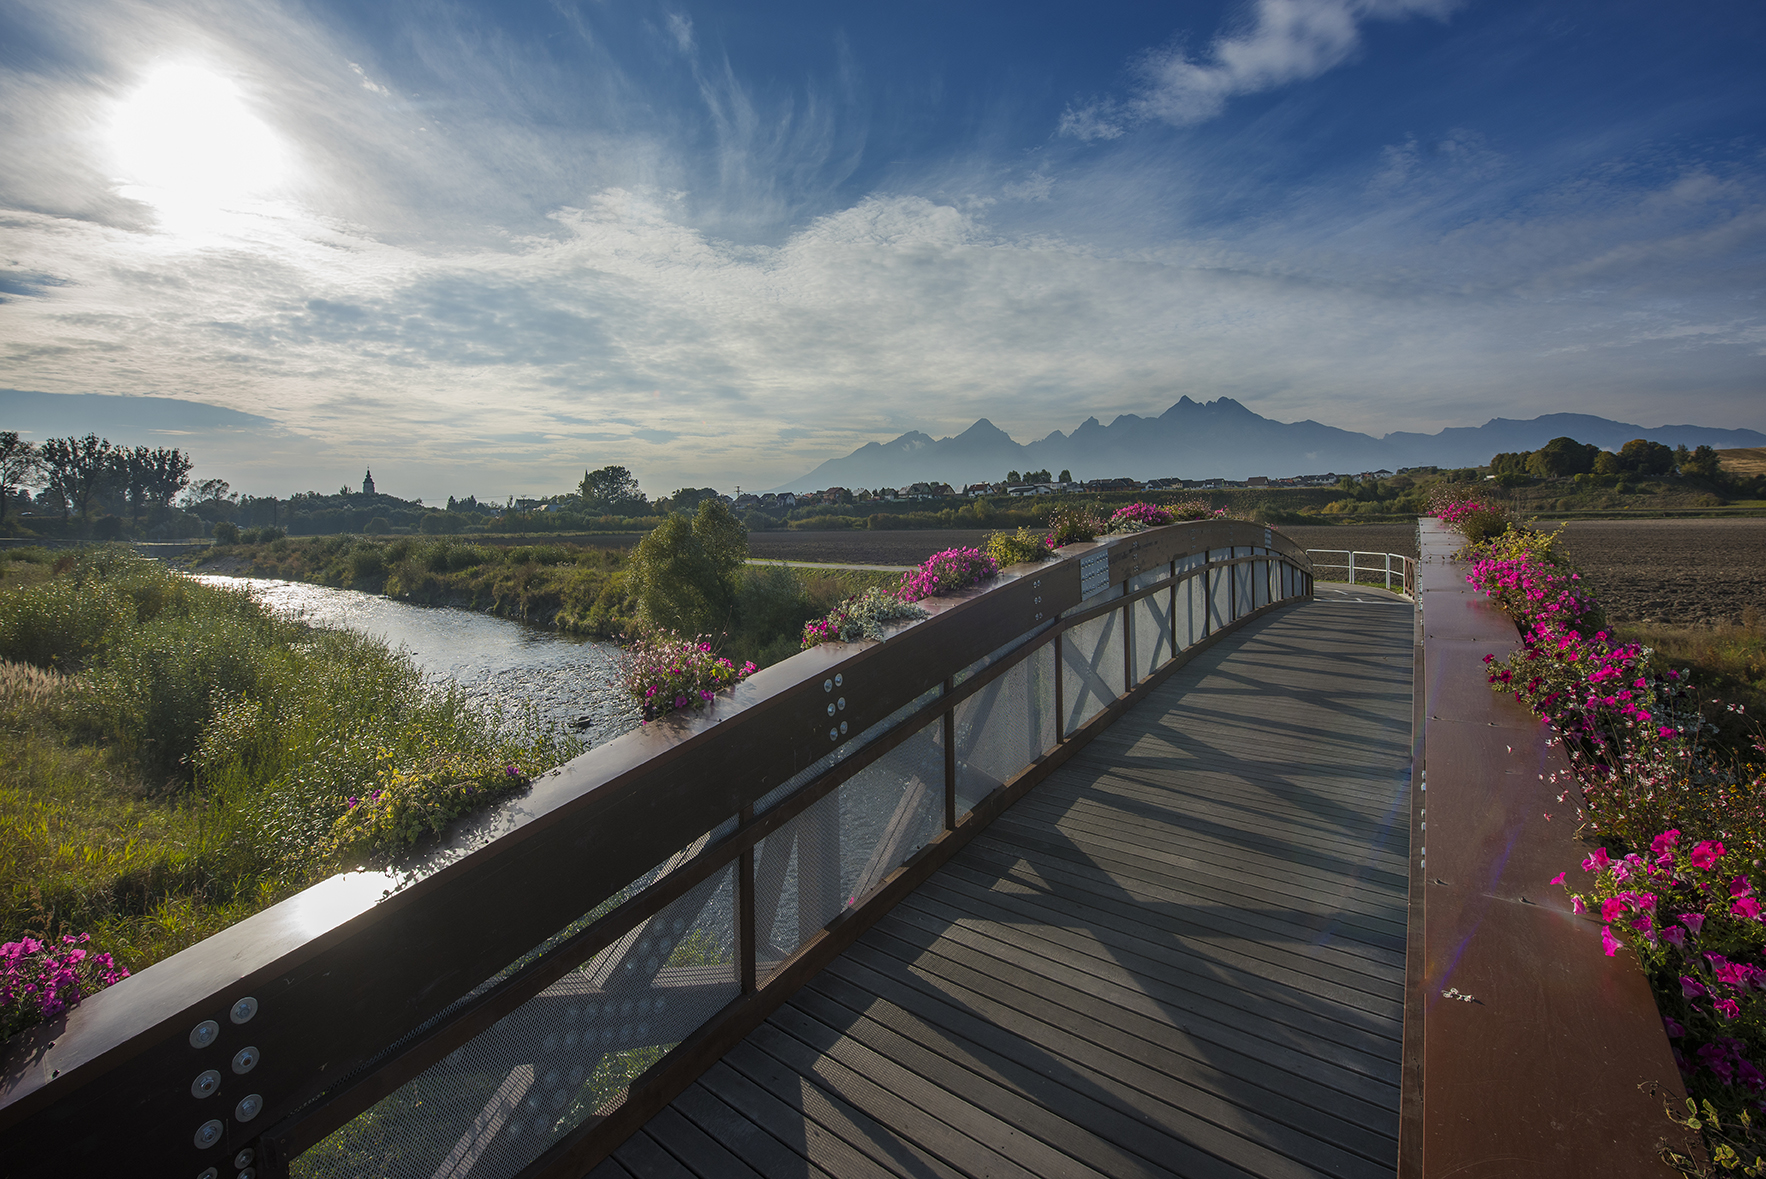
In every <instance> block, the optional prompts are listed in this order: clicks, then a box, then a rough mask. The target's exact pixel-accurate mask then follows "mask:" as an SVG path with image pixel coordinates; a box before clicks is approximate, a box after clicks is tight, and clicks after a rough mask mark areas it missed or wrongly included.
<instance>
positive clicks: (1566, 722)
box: [1466, 541, 1690, 765]
mask: <svg viewBox="0 0 1766 1179" xmlns="http://www.w3.org/2000/svg"><path fill="white" fill-rule="evenodd" d="M1488 548H1489V549H1490V550H1495V551H1493V552H1488V553H1487V555H1484V556H1481V557H1479V558H1478V559H1476V560H1474V561H1473V563H1472V571H1471V574H1470V576H1468V577H1467V579H1466V580H1467V581H1469V582H1471V584H1472V585H1474V586H1476V587H1477V588H1478V589H1480V590H1482V591H1483V592H1484V593H1485V594H1487V595H1488V596H1489V597H1491V598H1493V599H1495V600H1496V602H1497V603H1498V604H1499V605H1501V606H1502V607H1503V609H1504V610H1505V611H1506V612H1507V613H1508V615H1509V616H1510V617H1511V618H1513V619H1514V620H1515V622H1516V624H1517V625H1518V626H1519V627H1520V629H1521V638H1522V643H1523V645H1522V647H1521V649H1520V650H1519V651H1517V652H1516V653H1515V654H1514V655H1512V656H1510V657H1509V658H1507V659H1505V660H1502V661H1500V662H1499V661H1497V660H1496V658H1495V657H1494V656H1492V655H1486V656H1485V657H1484V662H1485V663H1486V664H1487V665H1488V668H1489V678H1490V682H1491V683H1492V684H1494V685H1497V686H1498V687H1499V688H1500V689H1503V690H1507V691H1512V692H1513V693H1514V696H1515V699H1516V700H1518V701H1520V702H1521V703H1523V704H1526V705H1527V706H1528V707H1530V708H1531V709H1532V710H1533V711H1534V713H1535V714H1537V715H1539V716H1542V717H1546V718H1547V719H1549V720H1550V721H1551V722H1552V723H1553V724H1554V725H1556V726H1557V728H1558V731H1559V732H1561V733H1563V734H1564V735H1565V736H1566V737H1568V738H1571V739H1572V740H1573V741H1575V742H1576V743H1577V744H1578V745H1579V747H1580V748H1579V749H1578V752H1579V753H1581V754H1583V755H1585V756H1591V757H1593V758H1594V759H1595V760H1596V761H1598V762H1601V763H1604V764H1609V765H1610V763H1611V762H1612V761H1613V760H1614V759H1615V758H1616V757H1621V756H1623V755H1624V753H1625V752H1626V751H1627V750H1629V749H1630V748H1631V747H1633V746H1637V745H1639V744H1653V743H1655V742H1659V741H1674V740H1678V739H1680V736H1681V734H1682V732H1683V730H1684V729H1685V728H1686V727H1687V717H1686V715H1685V714H1686V712H1687V709H1688V707H1689V705H1690V702H1689V701H1688V700H1687V699H1686V692H1685V690H1684V684H1683V682H1682V681H1681V677H1680V675H1679V673H1677V672H1674V671H1669V672H1668V675H1667V682H1666V683H1663V682H1660V681H1658V680H1656V679H1655V678H1654V677H1652V676H1651V675H1650V674H1649V672H1648V669H1647V663H1646V652H1645V651H1644V648H1643V647H1642V646H1641V645H1639V644H1637V643H1624V642H1619V641H1618V640H1617V639H1615V638H1614V637H1613V636H1612V634H1611V633H1609V632H1608V631H1606V630H1605V629H1600V628H1598V626H1597V624H1598V622H1599V619H1600V609H1599V606H1598V605H1597V604H1596V602H1595V601H1594V598H1593V597H1592V596H1591V595H1590V594H1589V593H1588V591H1587V590H1586V588H1585V587H1584V586H1583V585H1582V579H1581V576H1580V575H1579V574H1576V573H1574V572H1571V571H1569V570H1567V569H1565V568H1564V567H1563V566H1561V565H1558V564H1556V563H1554V562H1552V561H1551V560H1549V559H1548V558H1547V557H1546V556H1544V555H1543V554H1541V553H1540V552H1538V551H1536V550H1533V549H1529V548H1527V547H1525V546H1524V545H1520V544H1508V545H1504V544H1503V543H1502V542H1500V541H1499V542H1497V543H1496V544H1494V545H1491V546H1488ZM1591 628H1592V629H1591Z"/></svg>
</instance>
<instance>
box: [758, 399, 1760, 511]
mask: <svg viewBox="0 0 1766 1179" xmlns="http://www.w3.org/2000/svg"><path fill="white" fill-rule="evenodd" d="M1566 434H1567V435H1569V436H1570V437H1572V438H1575V439H1577V440H1578V441H1581V442H1592V443H1594V444H1595V445H1597V446H1601V447H1604V448H1606V449H1609V450H1617V449H1618V448H1619V447H1620V446H1622V445H1623V444H1625V443H1626V442H1629V441H1630V440H1631V439H1633V438H1648V439H1651V440H1652V441H1655V442H1662V443H1666V444H1667V445H1669V446H1679V445H1682V444H1684V445H1686V446H1700V445H1705V446H1713V447H1716V448H1718V449H1720V450H1721V449H1725V448H1735V447H1750V446H1761V445H1766V434H1761V433H1759V432H1758V431H1756V430H1719V429H1713V428H1710V427H1707V426H1659V427H1657V428H1655V429H1645V428H1644V427H1642V426H1636V425H1631V424H1629V423H1627V422H1615V421H1612V420H1611V419H1608V418H1597V417H1593V416H1590V415H1588V414H1580V413H1554V414H1546V415H1545V416H1543V417H1537V418H1533V419H1531V420H1529V421H1524V422H1523V421H1514V420H1511V419H1509V418H1492V419H1491V420H1490V421H1488V422H1485V423H1484V424H1483V425H1482V426H1461V427H1451V428H1449V429H1446V430H1442V431H1441V432H1440V433H1438V434H1408V433H1394V434H1387V435H1386V436H1385V437H1384V438H1375V437H1373V436H1371V435H1368V434H1357V433H1355V432H1354V431H1351V430H1339V429H1337V428H1336V427H1335V426H1326V425H1323V424H1321V423H1319V422H1314V421H1304V422H1278V421H1274V420H1272V419H1270V418H1266V417H1263V416H1261V415H1259V414H1255V413H1253V412H1251V411H1250V410H1248V409H1246V408H1245V407H1244V406H1243V405H1240V404H1239V403H1238V402H1236V401H1234V400H1233V399H1232V398H1230V397H1222V398H1220V399H1219V400H1218V401H1209V402H1196V401H1191V400H1190V399H1189V398H1188V397H1184V398H1181V399H1179V401H1178V402H1177V404H1176V405H1174V406H1172V407H1171V408H1170V409H1168V410H1166V411H1165V412H1164V413H1162V414H1160V415H1159V416H1158V417H1156V418H1143V417H1138V416H1136V415H1135V414H1123V415H1121V416H1120V417H1118V418H1116V420H1114V421H1112V422H1111V423H1110V424H1109V425H1107V426H1106V425H1104V424H1102V423H1101V422H1099V421H1098V419H1096V418H1087V419H1086V420H1085V421H1084V422H1082V423H1080V425H1079V427H1078V428H1077V429H1075V430H1074V431H1073V432H1072V433H1071V434H1063V433H1062V432H1061V431H1059V430H1056V431H1055V432H1054V433H1052V434H1050V435H1049V436H1048V437H1047V438H1043V439H1040V440H1038V441H1036V442H1030V443H1020V442H1016V441H1014V440H1013V439H1012V437H1011V435H1009V434H1007V433H1006V432H1005V431H1004V430H1001V429H1000V428H999V427H998V426H995V425H994V424H993V423H992V422H990V421H988V420H987V419H986V418H982V419H981V420H980V421H978V422H976V423H975V424H974V425H973V426H970V427H969V428H968V429H967V430H964V431H963V432H962V433H961V434H958V435H957V436H955V437H954V438H939V439H933V438H932V437H930V436H929V435H926V434H922V433H920V432H919V431H918V430H913V431H910V432H908V433H906V434H903V435H902V436H901V437H899V438H897V439H895V440H894V441H892V442H870V443H866V444H865V445H864V446H861V447H859V448H858V449H857V450H855V451H853V452H852V453H851V454H849V455H847V456H846V457H845V458H838V459H830V460H829V461H827V462H825V463H823V464H822V465H821V466H819V467H817V468H816V469H815V470H813V471H811V472H809V473H808V474H807V475H804V476H803V477H802V478H801V479H793V480H791V481H790V482H788V483H785V484H784V485H782V486H780V487H777V488H775V489H774V490H776V491H813V490H816V489H819V488H823V487H852V488H859V487H901V486H904V485H906V484H909V483H917V482H920V481H923V480H925V481H931V480H938V481H942V482H948V483H951V484H954V485H957V486H961V485H963V484H965V483H979V482H981V481H982V480H997V479H1003V478H1004V477H1005V474H1006V472H1007V471H1009V470H1019V471H1024V470H1040V469H1042V468H1044V467H1046V468H1048V470H1049V471H1051V472H1053V473H1056V474H1058V473H1060V471H1061V470H1062V469H1063V468H1065V469H1067V470H1070V471H1072V472H1073V477H1074V478H1075V479H1104V478H1111V477H1115V476H1127V477H1128V478H1132V479H1154V478H1160V477H1164V476H1172V475H1176V476H1181V477H1183V478H1185V479H1207V478H1220V479H1244V478H1247V477H1249V476H1251V475H1270V476H1274V477H1278V478H1279V477H1281V476H1284V475H1306V474H1315V473H1320V472H1324V471H1337V472H1339V473H1341V472H1346V471H1349V472H1359V471H1369V470H1378V469H1379V468H1381V467H1386V468H1389V469H1391V470H1397V469H1398V468H1399V467H1421V466H1439V467H1470V466H1479V465H1482V464H1484V463H1487V462H1489V461H1490V456H1491V455H1493V454H1497V453H1499V452H1501V451H1514V450H1537V449H1538V448H1539V447H1541V446H1543V445H1545V444H1546V443H1547V442H1549V441H1551V440H1552V439H1553V438H1557V437H1559V436H1561V435H1566Z"/></svg>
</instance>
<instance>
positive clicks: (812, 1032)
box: [772, 1003, 1098, 1179]
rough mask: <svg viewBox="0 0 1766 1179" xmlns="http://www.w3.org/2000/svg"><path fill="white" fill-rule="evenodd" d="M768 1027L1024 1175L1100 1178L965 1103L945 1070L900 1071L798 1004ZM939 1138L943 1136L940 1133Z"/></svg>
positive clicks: (977, 1106) (781, 1012) (1010, 1124)
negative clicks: (985, 1148) (984, 1146)
mask: <svg viewBox="0 0 1766 1179" xmlns="http://www.w3.org/2000/svg"><path fill="white" fill-rule="evenodd" d="M772 1022H773V1023H775V1024H776V1025H778V1026H779V1027H780V1028H781V1029H783V1030H785V1031H787V1032H789V1033H790V1034H791V1035H792V1036H794V1037H795V1038H797V1039H798V1040H800V1041H802V1042H803V1043H804V1044H807V1045H808V1046H810V1047H811V1048H815V1049H817V1050H818V1051H821V1052H823V1053H824V1054H826V1059H832V1060H837V1061H838V1062H839V1063H840V1064H841V1065H842V1066H844V1067H845V1068H846V1069H848V1070H850V1073H851V1075H852V1076H853V1077H861V1078H863V1080H864V1082H865V1083H866V1084H868V1085H872V1086H875V1087H876V1088H878V1089H881V1090H884V1091H886V1092H888V1093H889V1094H890V1096H891V1097H894V1098H898V1099H900V1100H901V1101H903V1102H907V1103H909V1104H911V1105H912V1106H914V1107H915V1108H916V1109H917V1110H919V1111H920V1112H921V1113H924V1114H925V1115H927V1116H928V1117H929V1118H934V1119H937V1121H939V1122H942V1123H944V1125H945V1126H948V1127H949V1128H950V1129H951V1130H952V1131H954V1132H955V1133H956V1134H957V1135H959V1136H961V1137H963V1138H967V1139H968V1140H969V1141H970V1142H972V1143H977V1144H979V1143H985V1144H987V1146H988V1147H989V1148H990V1149H991V1150H993V1151H994V1152H996V1153H997V1154H999V1155H1000V1156H1001V1157H1002V1158H1004V1159H1007V1160H1009V1161H1011V1162H1012V1163H1014V1164H1016V1165H1017V1166H1018V1167H1020V1168H1022V1170H1023V1173H1024V1174H1027V1175H1050V1176H1055V1175H1058V1176H1064V1177H1071V1179H1092V1177H1093V1176H1096V1175H1097V1174H1098V1172H1097V1171H1096V1170H1094V1169H1092V1168H1091V1167H1088V1166H1086V1165H1085V1164H1083V1163H1081V1162H1080V1161H1079V1160H1077V1159H1075V1158H1073V1157H1071V1156H1069V1155H1066V1154H1063V1153H1062V1152H1061V1151H1058V1150H1055V1149H1053V1148H1051V1147H1050V1146H1049V1145H1048V1144H1047V1143H1045V1142H1041V1141H1039V1140H1038V1139H1036V1138H1034V1137H1032V1136H1031V1135H1029V1134H1027V1133H1026V1132H1025V1131H1024V1130H1023V1129H1022V1128H1020V1127H1019V1126H1017V1125H1015V1124H1014V1123H1013V1122H1011V1121H1009V1120H1007V1119H1005V1118H1001V1117H999V1116H997V1115H996V1114H994V1113H993V1112H991V1111H990V1110H988V1109H987V1108H986V1107H985V1106H984V1105H982V1104H979V1103H977V1102H974V1101H970V1100H965V1099H964V1098H963V1097H962V1096H961V1095H960V1094H958V1093H955V1092H953V1091H952V1090H951V1088H950V1086H949V1084H948V1082H949V1081H951V1080H953V1079H954V1078H953V1077H952V1076H949V1075H947V1073H948V1071H949V1070H937V1071H935V1072H934V1073H932V1074H924V1073H916V1072H913V1071H911V1070H909V1069H906V1068H903V1067H901V1066H900V1065H898V1064H896V1063H895V1062H894V1061H892V1060H890V1059H889V1058H888V1057H886V1056H883V1055H881V1054H880V1053H878V1052H876V1051H874V1050H873V1049H871V1048H870V1047H868V1046H867V1045H866V1044H864V1043H863V1042H862V1041H860V1040H858V1039H855V1038H853V1037H851V1036H848V1035H846V1033H845V1031H844V1029H842V1028H838V1027H830V1026H829V1025H827V1024H825V1023H823V1022H822V1021H821V1020H819V1019H817V1018H816V1017H815V1016H814V1015H812V1014H811V1013H810V1012H808V1011H807V1010H805V1009H804V1008H803V1007H802V1006H800V1005H799V1004H796V1003H789V1004H786V1005H785V1006H784V1007H782V1008H780V1009H779V1011H778V1012H776V1013H775V1014H774V1016H773V1019H772ZM939 1133H940V1135H941V1136H942V1131H939Z"/></svg>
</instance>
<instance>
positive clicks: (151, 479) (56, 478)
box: [0, 430, 195, 522]
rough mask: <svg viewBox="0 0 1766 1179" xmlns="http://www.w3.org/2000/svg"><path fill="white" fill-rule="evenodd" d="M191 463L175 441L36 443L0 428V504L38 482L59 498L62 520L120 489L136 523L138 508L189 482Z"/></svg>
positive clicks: (92, 437)
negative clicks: (157, 443) (167, 443)
mask: <svg viewBox="0 0 1766 1179" xmlns="http://www.w3.org/2000/svg"><path fill="white" fill-rule="evenodd" d="M194 465H195V464H194V462H193V460H192V459H191V458H190V456H189V455H187V454H185V453H184V452H183V451H181V450H179V449H178V448H177V447H175V446H159V447H151V448H150V447H146V446H112V445H111V443H110V440H109V439H106V438H100V437H98V435H96V434H87V435H86V436H85V437H84V438H50V439H48V440H47V441H44V442H42V443H34V442H29V441H26V440H25V439H23V438H20V437H19V436H18V431H16V430H0V503H5V504H10V503H11V502H12V499H13V495H14V491H15V489H16V488H19V487H22V486H24V485H26V484H31V485H36V486H40V487H41V488H42V489H43V492H44V493H47V494H48V496H49V497H50V498H52V499H56V500H59V501H60V503H61V511H62V519H63V520H66V519H67V518H68V517H69V516H70V515H71V514H72V513H73V512H75V511H77V512H78V513H79V515H80V516H81V517H82V518H84V517H86V516H88V515H90V514H91V510H92V505H93V503H94V502H96V501H98V500H99V499H101V498H103V497H104V496H106V495H113V494H116V493H118V492H120V493H122V494H123V495H124V497H125V498H126V499H127V501H128V504H129V509H130V519H131V522H139V520H140V519H141V512H142V509H144V508H147V507H169V506H171V502H172V499H173V497H174V496H176V495H177V494H178V493H179V492H180V491H183V490H184V489H185V488H186V487H188V486H190V469H191V467H192V466H194ZM41 498H42V495H41V494H40V495H39V499H41Z"/></svg>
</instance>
